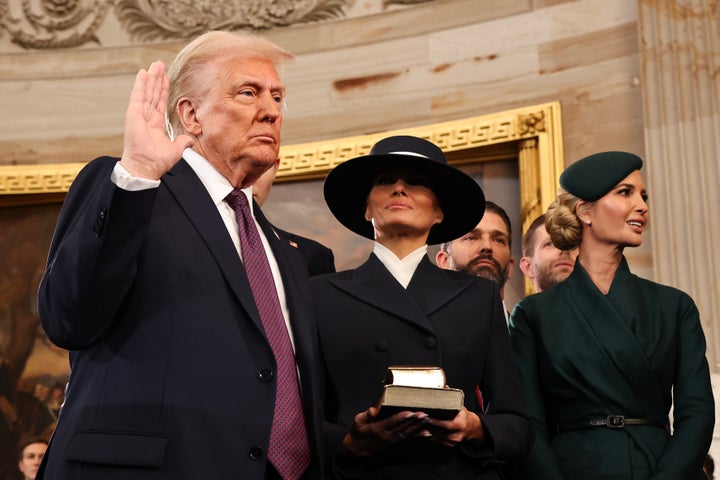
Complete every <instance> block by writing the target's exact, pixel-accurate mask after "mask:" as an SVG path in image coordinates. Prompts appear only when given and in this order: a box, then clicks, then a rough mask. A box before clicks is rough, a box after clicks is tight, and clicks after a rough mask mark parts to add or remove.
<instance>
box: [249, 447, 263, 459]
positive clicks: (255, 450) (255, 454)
mask: <svg viewBox="0 0 720 480" xmlns="http://www.w3.org/2000/svg"><path fill="white" fill-rule="evenodd" d="M248 455H249V456H250V459H251V460H260V459H261V458H262V456H263V450H262V448H260V447H252V448H251V449H250V450H249V451H248Z"/></svg>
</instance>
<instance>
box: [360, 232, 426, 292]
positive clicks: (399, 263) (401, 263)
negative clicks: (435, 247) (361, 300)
mask: <svg viewBox="0 0 720 480" xmlns="http://www.w3.org/2000/svg"><path fill="white" fill-rule="evenodd" d="M427 248H428V247H427V245H423V246H421V247H420V248H418V249H417V250H413V251H412V252H410V253H409V254H407V255H405V258H403V259H400V258H398V257H397V255H395V254H394V253H393V252H392V251H391V250H390V249H388V248H387V247H385V246H384V245H382V244H380V243H378V242H375V247H374V248H373V253H374V254H375V256H376V257H377V258H378V260H380V262H382V264H383V265H385V268H387V269H388V271H390V273H391V274H392V276H393V277H395V280H397V281H398V282H399V283H400V285H402V286H403V287H404V288H407V286H408V285H409V284H410V280H411V279H412V276H413V275H414V274H415V270H416V269H417V266H418V265H420V262H421V261H422V259H423V257H424V256H425V255H426V254H427Z"/></svg>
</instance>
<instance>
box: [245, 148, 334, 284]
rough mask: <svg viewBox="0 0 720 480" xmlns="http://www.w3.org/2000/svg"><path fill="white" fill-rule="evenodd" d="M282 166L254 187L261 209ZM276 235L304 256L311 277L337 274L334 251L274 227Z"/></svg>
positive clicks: (276, 161) (275, 168) (278, 160)
mask: <svg viewBox="0 0 720 480" xmlns="http://www.w3.org/2000/svg"><path fill="white" fill-rule="evenodd" d="M279 166H280V159H277V160H275V164H274V165H273V166H272V167H270V168H268V169H267V171H266V172H265V173H263V174H262V175H261V176H260V178H258V180H257V182H255V184H254V185H253V198H254V199H255V201H256V202H257V204H258V205H260V206H261V207H262V206H263V204H264V203H265V200H267V198H268V196H269V195H270V189H271V188H272V185H273V182H274V181H275V176H276V175H277V172H278V167H279ZM273 230H274V231H275V233H276V234H277V235H278V236H279V237H280V238H282V239H284V240H285V241H286V242H288V243H289V244H290V245H291V246H293V247H294V248H297V249H298V251H299V252H300V253H301V254H302V256H303V258H304V259H305V263H307V267H308V273H310V276H311V277H312V276H315V275H322V274H323V273H335V256H334V255H333V252H332V250H330V249H329V248H327V247H326V246H325V245H323V244H322V243H320V242H317V241H315V240H313V239H311V238H306V237H301V236H300V235H297V234H295V233H290V232H286V231H285V230H282V229H280V228H278V227H276V226H274V225H273Z"/></svg>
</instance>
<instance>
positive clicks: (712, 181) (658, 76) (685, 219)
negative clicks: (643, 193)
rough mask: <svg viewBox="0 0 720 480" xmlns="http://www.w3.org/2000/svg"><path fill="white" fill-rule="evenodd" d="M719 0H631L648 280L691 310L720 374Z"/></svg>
mask: <svg viewBox="0 0 720 480" xmlns="http://www.w3.org/2000/svg"><path fill="white" fill-rule="evenodd" d="M719 8H720V1H719V0H639V1H638V28H639V38H640V51H641V59H642V70H641V72H642V78H641V82H642V90H643V114H644V124H645V150H646V162H645V168H644V175H645V179H646V184H647V186H648V193H649V195H650V218H651V224H650V232H651V235H652V251H653V268H654V273H655V280H656V281H658V282H660V283H664V284H667V285H672V286H674V287H677V288H680V289H681V290H684V291H686V292H687V293H689V294H690V295H691V296H692V297H693V298H694V300H695V302H696V303H697V305H698V308H699V310H700V316H701V319H702V323H703V328H704V330H705V335H706V338H707V341H708V361H709V362H710V368H711V371H712V372H714V373H716V374H717V373H720V366H719V362H720V283H719V282H720V168H719V165H720V78H719V77H718V75H719V74H720V33H719V31H720V29H719V28H718V23H719V22H720V10H719Z"/></svg>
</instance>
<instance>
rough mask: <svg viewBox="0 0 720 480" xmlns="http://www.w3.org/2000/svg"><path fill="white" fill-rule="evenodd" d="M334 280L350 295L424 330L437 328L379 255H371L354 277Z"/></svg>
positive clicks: (332, 282)
mask: <svg viewBox="0 0 720 480" xmlns="http://www.w3.org/2000/svg"><path fill="white" fill-rule="evenodd" d="M330 283H331V284H333V285H334V286H335V287H337V288H339V289H340V290H342V291H344V292H345V293H346V294H348V295H350V296H352V297H354V298H356V299H358V300H360V301H362V302H364V303H367V304H370V305H373V307H375V308H377V309H379V310H382V311H384V312H387V313H389V314H391V315H393V316H395V317H398V318H401V319H403V320H405V321H407V322H409V323H412V324H414V325H416V326H418V327H420V328H422V329H423V330H426V331H429V332H432V331H433V328H432V325H431V324H430V321H429V320H428V319H427V316H426V315H425V313H424V312H423V311H422V309H421V308H420V306H419V305H418V304H417V303H416V302H415V300H414V299H413V297H412V296H411V295H409V294H408V292H407V291H406V290H405V289H404V288H403V286H402V285H400V283H398V281H397V280H396V279H395V277H393V276H392V274H391V273H390V272H389V271H388V269H387V268H385V265H383V264H382V262H381V261H380V260H379V259H378V258H377V257H376V256H375V254H370V257H369V258H368V260H367V261H366V262H365V263H363V264H362V265H360V266H359V267H358V268H357V269H356V270H355V271H354V272H353V276H352V278H351V279H335V278H333V279H330Z"/></svg>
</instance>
